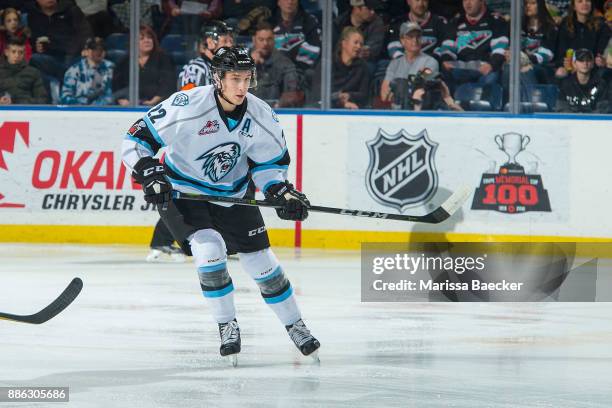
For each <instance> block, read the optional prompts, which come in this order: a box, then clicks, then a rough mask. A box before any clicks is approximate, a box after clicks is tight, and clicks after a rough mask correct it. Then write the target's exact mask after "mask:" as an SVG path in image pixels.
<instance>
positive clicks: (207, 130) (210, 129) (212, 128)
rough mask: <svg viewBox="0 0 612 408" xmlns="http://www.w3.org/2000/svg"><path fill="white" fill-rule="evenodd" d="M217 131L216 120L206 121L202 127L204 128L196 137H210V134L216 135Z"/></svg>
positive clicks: (217, 123)
mask: <svg viewBox="0 0 612 408" xmlns="http://www.w3.org/2000/svg"><path fill="white" fill-rule="evenodd" d="M218 131H219V121H218V120H216V119H215V120H208V121H206V124H205V125H204V127H203V128H202V129H200V131H199V132H198V135H200V136H204V135H210V134H211V133H217V132H218Z"/></svg>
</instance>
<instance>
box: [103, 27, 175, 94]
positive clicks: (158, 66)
mask: <svg viewBox="0 0 612 408" xmlns="http://www.w3.org/2000/svg"><path fill="white" fill-rule="evenodd" d="M138 50H139V55H138V66H139V68H140V71H139V72H140V74H139V87H140V95H139V104H141V105H147V106H153V105H157V104H158V103H159V102H161V101H162V100H164V99H166V98H167V97H169V96H170V95H171V94H172V93H173V92H175V91H176V81H175V80H174V78H175V71H174V65H173V63H172V60H171V59H170V57H169V56H168V55H166V53H164V52H163V51H162V50H161V48H160V47H159V42H158V40H157V36H156V35H155V32H153V29H152V28H151V27H149V26H140V40H139V43H138ZM129 66H130V57H129V55H128V56H127V57H126V58H124V59H123V60H122V61H121V62H119V64H117V68H116V69H115V73H114V75H113V91H114V98H115V99H116V101H117V103H118V104H119V105H122V106H127V105H129V104H130V101H129V99H128V85H129Z"/></svg>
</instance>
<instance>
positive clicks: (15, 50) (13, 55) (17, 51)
mask: <svg viewBox="0 0 612 408" xmlns="http://www.w3.org/2000/svg"><path fill="white" fill-rule="evenodd" d="M4 56H5V57H6V60H7V61H8V63H9V64H11V65H12V64H19V63H20V62H22V61H23V60H24V58H25V47H24V46H21V45H10V46H8V47H7V48H5V49H4Z"/></svg>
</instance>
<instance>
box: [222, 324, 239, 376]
mask: <svg viewBox="0 0 612 408" xmlns="http://www.w3.org/2000/svg"><path fill="white" fill-rule="evenodd" d="M219 335H220V336H221V347H219V353H221V356H223V357H229V359H230V362H231V363H232V366H234V367H236V365H238V353H240V328H239V327H238V322H237V321H236V319H234V320H232V321H229V322H227V323H219Z"/></svg>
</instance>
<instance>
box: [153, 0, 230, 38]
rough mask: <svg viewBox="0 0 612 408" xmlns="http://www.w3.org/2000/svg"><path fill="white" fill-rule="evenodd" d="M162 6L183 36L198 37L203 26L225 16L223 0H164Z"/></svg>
mask: <svg viewBox="0 0 612 408" xmlns="http://www.w3.org/2000/svg"><path fill="white" fill-rule="evenodd" d="M162 6H163V8H164V10H168V13H169V14H170V16H171V17H172V24H173V25H177V26H179V27H180V31H181V32H182V33H183V35H194V34H195V35H197V34H198V33H199V32H200V29H201V27H202V25H204V24H206V23H207V22H208V21H210V20H217V19H219V18H221V15H222V14H223V1H222V0H163V1H162Z"/></svg>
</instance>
